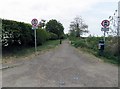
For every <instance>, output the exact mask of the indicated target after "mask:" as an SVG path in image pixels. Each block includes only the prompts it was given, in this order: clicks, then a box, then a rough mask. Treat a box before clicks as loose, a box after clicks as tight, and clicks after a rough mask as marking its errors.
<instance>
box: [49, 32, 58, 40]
mask: <svg viewBox="0 0 120 89" xmlns="http://www.w3.org/2000/svg"><path fill="white" fill-rule="evenodd" d="M49 36H50V38H49V39H50V40H57V39H58V36H57V35H56V34H54V33H52V32H49Z"/></svg>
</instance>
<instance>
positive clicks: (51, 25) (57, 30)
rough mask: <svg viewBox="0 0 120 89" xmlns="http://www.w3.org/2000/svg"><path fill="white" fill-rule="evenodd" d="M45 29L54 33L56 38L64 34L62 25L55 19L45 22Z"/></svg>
mask: <svg viewBox="0 0 120 89" xmlns="http://www.w3.org/2000/svg"><path fill="white" fill-rule="evenodd" d="M46 30H47V31H48V32H52V33H54V34H56V35H57V36H58V38H60V37H61V35H62V34H64V27H63V25H62V24H61V23H60V22H58V21H57V20H50V21H49V22H48V23H47V24H46Z"/></svg>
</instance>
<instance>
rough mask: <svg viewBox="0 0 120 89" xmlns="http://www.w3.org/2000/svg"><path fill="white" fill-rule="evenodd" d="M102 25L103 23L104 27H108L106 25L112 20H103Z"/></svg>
mask: <svg viewBox="0 0 120 89" xmlns="http://www.w3.org/2000/svg"><path fill="white" fill-rule="evenodd" d="M101 25H102V26H103V27H104V28H106V27H108V26H109V25H110V21H108V20H103V21H102V23H101Z"/></svg>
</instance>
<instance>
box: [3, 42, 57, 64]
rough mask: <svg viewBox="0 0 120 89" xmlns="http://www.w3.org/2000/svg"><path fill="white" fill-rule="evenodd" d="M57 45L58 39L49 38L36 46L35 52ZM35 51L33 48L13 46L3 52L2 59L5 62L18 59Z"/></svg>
mask: <svg viewBox="0 0 120 89" xmlns="http://www.w3.org/2000/svg"><path fill="white" fill-rule="evenodd" d="M57 45H59V40H49V41H46V42H45V43H44V44H43V45H41V46H37V52H38V53H39V52H43V51H47V50H49V49H52V48H55V47H56V46H57ZM34 53H35V48H34V47H31V48H19V47H18V48H13V49H12V51H9V50H8V51H7V52H4V53H3V56H2V60H3V63H4V61H5V62H7V61H9V60H12V59H16V60H17V59H19V58H24V57H28V56H30V55H32V54H34Z"/></svg>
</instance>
